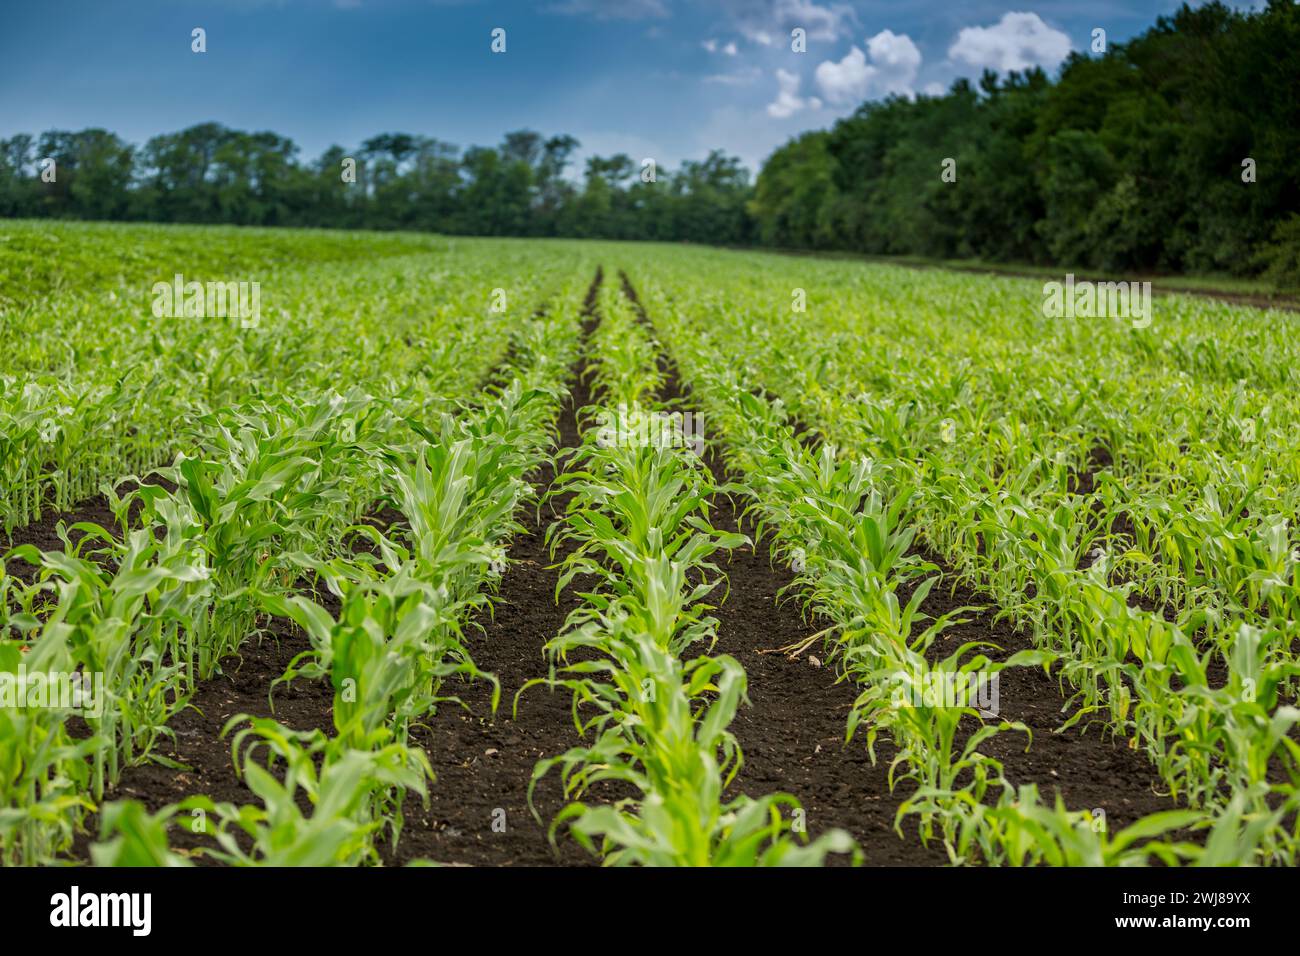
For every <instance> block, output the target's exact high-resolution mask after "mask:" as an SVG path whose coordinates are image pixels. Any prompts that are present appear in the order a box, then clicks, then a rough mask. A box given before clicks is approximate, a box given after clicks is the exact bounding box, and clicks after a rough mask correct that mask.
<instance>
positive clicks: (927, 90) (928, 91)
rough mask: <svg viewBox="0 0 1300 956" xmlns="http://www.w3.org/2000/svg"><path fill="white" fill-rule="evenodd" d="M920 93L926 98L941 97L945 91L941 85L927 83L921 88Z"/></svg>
mask: <svg viewBox="0 0 1300 956" xmlns="http://www.w3.org/2000/svg"><path fill="white" fill-rule="evenodd" d="M921 92H922V93H924V94H925V95H926V96H943V94H944V93H945V92H946V91H945V90H944V86H943V84H942V83H927V84H925V86H923V87H921Z"/></svg>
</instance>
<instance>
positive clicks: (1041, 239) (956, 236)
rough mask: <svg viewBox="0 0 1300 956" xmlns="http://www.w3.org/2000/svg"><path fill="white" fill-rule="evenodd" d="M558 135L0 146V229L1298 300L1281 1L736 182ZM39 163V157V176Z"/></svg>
mask: <svg viewBox="0 0 1300 956" xmlns="http://www.w3.org/2000/svg"><path fill="white" fill-rule="evenodd" d="M579 147H580V143H579V142H578V141H577V140H576V139H575V138H573V137H572V136H568V135H555V136H549V137H547V136H544V135H542V134H540V133H537V132H534V131H531V130H521V131H516V132H512V133H508V134H507V135H506V136H505V137H504V139H503V141H502V143H501V144H500V145H498V146H495V147H479V146H474V147H470V148H468V149H465V150H464V151H462V150H460V149H459V148H457V147H456V146H453V145H451V144H448V143H445V142H441V141H439V140H437V139H433V138H429V137H425V136H419V135H412V134H408V133H383V134H380V135H377V136H374V137H372V138H371V139H368V140H366V141H365V142H364V143H362V144H361V145H360V146H359V147H357V148H356V149H354V150H347V149H344V148H343V147H341V146H331V147H330V148H329V149H327V150H326V151H325V152H324V153H322V154H321V156H320V157H319V158H317V159H316V160H314V161H300V160H299V158H298V153H299V148H298V147H297V146H296V145H295V144H294V142H293V141H292V140H291V139H288V138H286V137H284V136H281V135H279V134H276V133H273V132H245V131H240V130H234V129H229V128H227V127H225V126H222V125H220V124H218V123H202V124H199V125H196V126H192V127H190V128H188V129H185V130H181V131H180V132H176V133H168V134H164V135H160V136H156V137H154V138H153V139H150V140H149V141H148V142H147V143H145V144H144V145H143V146H142V147H137V146H134V145H132V144H130V143H127V142H125V141H124V140H122V139H121V138H120V137H119V136H117V135H116V134H114V133H112V132H110V131H108V130H104V129H85V130H81V131H78V132H70V131H60V130H51V131H47V132H45V133H42V134H40V135H39V136H32V135H30V134H18V135H15V136H12V137H9V138H8V139H3V140H0V216H3V217H11V218H57V219H90V220H119V221H145V222H186V223H226V224H237V225H260V226H302V227H331V228H342V229H380V230H395V229H401V230H418V231H435V232H440V233H450V234H463V235H487V236H565V237H576V238H605V239H645V240H660V241H685V242H698V243H707V244H714V245H732V246H736V245H740V246H744V245H758V246H766V247H770V248H776V249H783V250H808V251H821V252H843V253H856V254H865V255H888V256H914V257H922V258H925V259H929V260H977V261H980V262H984V263H994V264H996V263H1011V264H1023V265H1026V266H1046V265H1068V266H1071V267H1079V268H1086V269H1092V270H1098V271H1109V272H1128V273H1136V272H1143V273H1155V274H1162V275H1179V274H1186V275H1209V276H1235V277H1259V278H1260V280H1261V281H1263V282H1265V283H1267V284H1268V285H1269V286H1270V287H1271V288H1275V289H1277V290H1278V291H1284V292H1294V291H1296V290H1300V5H1297V4H1296V3H1294V2H1291V0H1270V2H1269V4H1268V5H1267V7H1266V8H1264V9H1262V10H1260V11H1254V12H1238V11H1234V10H1232V9H1230V8H1228V7H1226V6H1224V5H1223V4H1221V3H1217V2H1215V3H1209V4H1206V5H1204V6H1201V7H1198V8H1195V9H1193V8H1191V7H1189V6H1186V5H1185V6H1183V7H1182V8H1180V9H1179V10H1178V11H1177V12H1176V13H1175V14H1173V15H1172V16H1169V17H1161V18H1160V19H1158V20H1157V21H1156V23H1155V24H1154V25H1153V26H1152V27H1151V28H1150V29H1148V30H1147V31H1146V32H1144V33H1142V34H1141V35H1139V36H1137V37H1135V38H1133V39H1132V40H1130V41H1128V42H1126V43H1122V44H1121V43H1114V44H1110V45H1108V46H1107V48H1106V50H1105V52H1104V53H1092V52H1089V53H1087V54H1084V53H1077V52H1076V53H1074V54H1071V56H1070V57H1069V59H1067V61H1066V62H1065V63H1064V64H1063V66H1062V67H1061V69H1060V71H1059V75H1058V76H1056V77H1055V78H1053V77H1051V76H1049V75H1047V74H1046V73H1044V72H1043V71H1042V70H1041V69H1031V70H1027V71H1023V72H1011V73H1009V74H1006V75H1005V76H998V75H995V74H993V73H986V74H985V75H984V76H983V77H982V78H981V79H980V80H979V81H978V82H977V83H972V82H970V81H968V80H966V79H958V80H956V81H955V82H954V83H953V84H952V86H951V88H950V89H949V90H948V92H947V93H945V94H943V95H940V96H927V95H917V96H916V97H914V98H909V97H902V96H893V97H890V98H888V99H885V100H883V101H873V102H867V103H864V104H862V105H861V106H860V107H859V108H858V109H857V110H856V111H855V112H854V113H853V114H852V115H850V116H848V117H845V118H843V119H840V120H839V121H837V122H836V123H835V124H834V125H833V126H832V127H831V128H830V129H828V130H817V131H813V132H808V133H805V134H803V135H801V136H799V137H797V138H794V139H792V140H790V141H789V142H787V143H786V144H785V145H783V146H781V147H780V148H778V149H777V150H775V151H774V152H773V153H772V154H771V155H770V156H769V157H768V158H767V159H766V161H765V162H764V163H763V166H762V168H761V170H760V171H759V173H758V176H757V178H756V180H754V181H751V177H750V174H749V171H748V170H746V169H745V168H744V166H743V165H742V164H741V162H740V160H739V159H737V158H736V157H732V156H728V155H726V153H725V152H724V151H722V150H715V151H714V152H712V153H711V154H710V155H709V156H708V157H707V158H706V159H704V160H702V161H687V162H684V163H682V165H681V166H680V167H679V168H678V169H676V170H667V169H662V168H659V169H652V168H650V167H648V166H647V164H646V163H645V162H644V161H643V160H642V159H641V158H640V157H637V158H633V157H630V156H628V155H626V154H616V155H613V156H607V157H601V156H593V157H590V158H588V159H587V161H586V164H585V170H584V172H583V176H582V178H581V180H577V179H575V178H573V177H571V176H570V175H569V174H568V169H569V167H570V164H571V161H572V157H573V154H574V152H575V151H576V150H578V149H579ZM51 161H52V162H51Z"/></svg>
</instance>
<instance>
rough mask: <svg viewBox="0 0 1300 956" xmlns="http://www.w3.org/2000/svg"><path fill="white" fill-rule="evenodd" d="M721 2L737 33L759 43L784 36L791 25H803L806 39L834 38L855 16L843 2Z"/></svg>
mask: <svg viewBox="0 0 1300 956" xmlns="http://www.w3.org/2000/svg"><path fill="white" fill-rule="evenodd" d="M724 5H725V7H726V8H727V11H728V12H729V13H730V14H731V18H732V20H733V21H734V22H735V25H736V29H737V30H738V31H739V32H740V34H741V36H743V37H745V38H746V39H747V40H752V41H753V42H755V43H758V44H761V45H763V46H770V45H771V44H772V43H773V35H774V34H775V35H776V36H778V37H785V38H788V37H789V36H790V31H791V30H793V29H794V28H795V27H803V29H804V30H806V31H807V33H808V39H810V40H837V39H839V38H840V37H842V36H846V35H847V34H848V33H849V31H850V30H852V29H853V27H854V26H855V25H856V23H857V15H856V14H855V13H854V12H853V8H852V7H851V6H849V5H848V4H846V3H828V4H819V3H815V2H813V0H725V2H724Z"/></svg>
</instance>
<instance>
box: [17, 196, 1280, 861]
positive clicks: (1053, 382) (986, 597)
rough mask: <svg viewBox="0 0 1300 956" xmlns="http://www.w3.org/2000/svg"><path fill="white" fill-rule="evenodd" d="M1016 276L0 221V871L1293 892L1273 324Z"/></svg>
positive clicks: (1239, 310) (1232, 306) (1209, 307)
mask: <svg viewBox="0 0 1300 956" xmlns="http://www.w3.org/2000/svg"><path fill="white" fill-rule="evenodd" d="M193 282H198V283H200V284H201V285H204V286H205V287H204V288H202V289H200V290H199V291H198V292H197V293H192V292H191V291H189V290H190V288H191V287H190V285H189V283H193ZM225 283H230V284H231V285H229V286H225V285H224V284H225ZM217 284H222V288H220V289H215V290H214V286H216V285H217ZM249 287H251V289H250V288H249ZM196 288H197V287H196ZM214 291H215V292H217V293H219V295H218V296H217V297H216V299H215V300H214ZM1043 296H1044V289H1043V282H1042V281H1041V280H1037V279H1028V278H1001V277H993V276H984V275H973V274H958V273H952V272H945V271H938V270H926V271H917V270H913V269H908V268H904V267H901V266H891V265H885V264H875V263H861V262H852V261H827V260H821V259H816V258H811V257H801V258H790V257H785V256H780V255H773V254H765V253H756V252H734V251H723V250H708V249H703V248H699V247H694V246H675V245H667V244H651V243H615V242H596V241H577V240H541V239H538V240H527V239H469V238H446V237H441V236H434V235H417V234H407V233H393V234H383V233H362V232H355V233H348V232H334V231H314V230H313V231H307V230H302V231H297V230H260V229H243V228H234V227H172V226H137V225H120V224H117V225H100V224H84V223H71V222H70V223H60V224H45V223H41V224H38V223H35V222H26V221H14V222H6V223H5V224H4V226H3V227H0V349H3V354H4V363H3V366H2V367H0V598H2V599H3V600H0V694H3V695H5V699H4V700H3V701H2V703H3V706H0V863H3V864H4V865H7V866H9V865H45V864H52V863H72V864H94V865H98V866H140V865H148V866H162V865H168V866H188V865H210V864H218V865H234V866H263V865H266V866H324V865H352V866H358V865H405V864H417V863H420V864H423V863H434V864H444V865H501V866H521V865H554V864H561V865H574V866H578V865H602V864H603V865H646V866H758V865H761V866H769V865H771V866H824V865H844V864H850V865H867V866H882V865H886V866H887V865H892V866H897V865H908V866H949V865H956V866H1023V865H1047V866H1146V865H1162V866H1184V865H1188V866H1190V865H1202V866H1222V865H1294V864H1295V862H1296V858H1297V852H1298V850H1300V817H1298V816H1297V811H1298V810H1300V790H1298V789H1297V788H1298V786H1300V732H1298V731H1297V724H1300V709H1298V708H1297V689H1300V623H1297V622H1300V534H1297V532H1296V521H1297V511H1300V491H1297V487H1298V486H1300V453H1298V452H1297V449H1300V402H1298V401H1297V398H1296V395H1297V385H1298V384H1300V336H1297V335H1296V334H1295V330H1294V323H1295V321H1296V316H1295V315H1294V314H1292V313H1289V312H1285V311H1279V310H1262V309H1257V308H1253V307H1248V306H1244V305H1240V304H1236V303H1232V302H1223V301H1214V300H1211V299H1207V298H1199V297H1194V296H1180V295H1169V296H1162V297H1160V298H1159V299H1157V300H1156V301H1155V302H1154V304H1153V306H1152V310H1151V314H1150V316H1149V319H1150V321H1149V322H1146V323H1131V322H1128V321H1125V320H1120V319H1113V318H1109V319H1107V318H1103V319H1083V318H1051V317H1048V315H1047V314H1045V312H1046V310H1045V309H1044V307H1043ZM214 301H215V304H217V305H220V306H222V307H221V308H219V309H217V310H216V311H217V312H218V313H220V314H212V313H213V311H214V308H213V307H214Z"/></svg>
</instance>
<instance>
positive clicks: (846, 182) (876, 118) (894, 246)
mask: <svg viewBox="0 0 1300 956" xmlns="http://www.w3.org/2000/svg"><path fill="white" fill-rule="evenodd" d="M945 170H947V171H948V172H949V175H948V176H945V175H944V171H945ZM749 209H750V212H751V215H752V216H753V217H754V220H755V224H756V225H755V228H756V230H757V238H758V240H759V241H760V242H763V243H767V244H771V245H776V246H783V247H793V248H803V249H838V250H852V251H857V252H867V253H876V254H911V255H920V256H927V257H939V258H978V259H983V260H987V261H994V262H1020V263H1041V264H1049V263H1050V264H1062V265H1067V266H1084V267H1092V268H1096V269H1104V270H1142V271H1147V270H1154V271H1162V272H1190V273H1234V274H1252V273H1257V272H1259V271H1261V270H1266V271H1268V272H1269V274H1270V275H1272V276H1273V277H1274V278H1276V279H1278V280H1279V281H1283V282H1286V281H1287V280H1288V279H1289V284H1290V285H1295V284H1297V283H1300V6H1298V5H1297V4H1296V3H1294V2H1292V0H1271V2H1270V3H1269V4H1268V6H1267V7H1266V8H1265V9H1264V10H1262V11H1259V12H1257V13H1238V12H1236V11H1233V10H1231V9H1229V8H1228V7H1226V6H1224V5H1223V4H1221V3H1217V2H1216V3H1210V4H1206V5H1205V6H1202V7H1198V8H1195V9H1193V8H1191V7H1188V6H1186V5H1184V6H1183V7H1182V8H1180V9H1179V10H1178V11H1177V12H1176V13H1175V14H1173V15H1172V16H1169V17H1162V18H1160V19H1159V20H1158V21H1157V22H1156V23H1155V25H1154V26H1153V27H1151V28H1150V29H1148V30H1147V31H1146V32H1145V33H1143V34H1141V35H1140V36H1138V37H1136V38H1134V39H1132V40H1131V41H1129V42H1127V43H1123V44H1113V45H1108V47H1107V48H1106V49H1105V51H1104V52H1100V53H1091V51H1090V55H1083V54H1079V53H1075V54H1072V55H1071V56H1070V58H1069V59H1068V60H1067V61H1066V62H1065V64H1064V65H1063V67H1062V69H1061V72H1060V75H1059V77H1058V78H1057V79H1056V81H1055V82H1053V81H1052V80H1050V79H1049V78H1048V77H1047V75H1046V74H1044V73H1043V71H1042V70H1039V69H1031V70H1027V71H1023V72H1012V73H1010V74H1009V75H1007V76H1005V77H1002V78H999V77H998V76H997V75H995V74H993V73H985V75H984V76H983V77H982V78H981V79H980V81H979V82H978V84H977V85H973V84H971V83H970V82H968V81H966V80H958V81H957V82H956V83H954V84H953V86H952V88H951V89H950V90H949V91H948V93H946V94H945V95H943V96H919V97H917V98H915V99H907V98H903V97H892V98H889V99H886V100H884V101H882V102H872V103H865V104H863V105H862V106H861V107H859V108H858V110H857V111H856V112H855V113H853V114H852V115H851V116H849V117H847V118H845V119H843V120H840V121H839V122H837V123H836V124H835V125H834V126H833V127H832V128H831V129H829V130H825V131H818V132H811V133H807V134H805V135H803V136H801V137H799V138H797V139H795V140H793V141H791V142H789V143H787V144H786V145H784V146H783V147H781V148H780V149H778V150H777V151H776V152H775V153H773V154H772V155H771V156H770V157H769V158H768V160H767V162H766V163H765V164H764V166H763V169H762V171H761V173H760V174H759V176H758V182H757V186H756V191H755V197H754V200H753V201H752V202H751V203H750V206H749Z"/></svg>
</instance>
